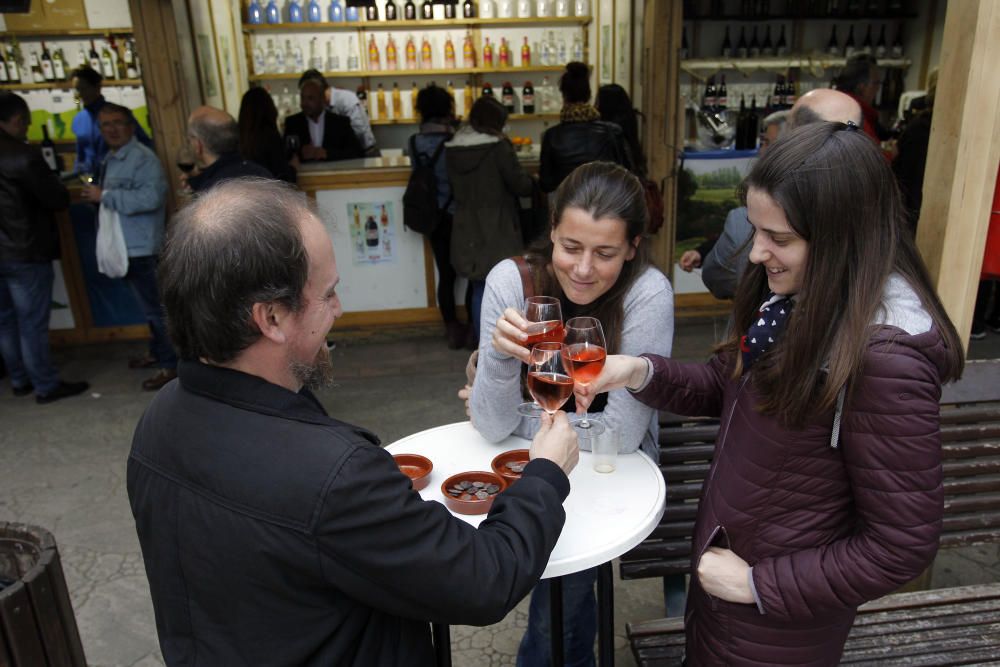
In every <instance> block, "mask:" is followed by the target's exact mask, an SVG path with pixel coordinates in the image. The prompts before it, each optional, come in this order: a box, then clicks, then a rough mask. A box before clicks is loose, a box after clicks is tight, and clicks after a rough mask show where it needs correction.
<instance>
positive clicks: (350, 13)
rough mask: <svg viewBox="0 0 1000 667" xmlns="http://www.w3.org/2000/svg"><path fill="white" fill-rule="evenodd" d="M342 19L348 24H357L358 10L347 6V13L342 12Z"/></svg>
mask: <svg viewBox="0 0 1000 667" xmlns="http://www.w3.org/2000/svg"><path fill="white" fill-rule="evenodd" d="M344 18H345V19H346V20H347V22H348V23H357V21H358V19H359V18H360V15H359V14H358V8H357V7H355V6H353V5H347V11H345V12H344Z"/></svg>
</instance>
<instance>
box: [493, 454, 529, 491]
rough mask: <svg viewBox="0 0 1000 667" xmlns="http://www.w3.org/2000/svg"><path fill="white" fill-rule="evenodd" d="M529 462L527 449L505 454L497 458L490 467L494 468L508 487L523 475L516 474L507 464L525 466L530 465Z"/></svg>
mask: <svg viewBox="0 0 1000 667" xmlns="http://www.w3.org/2000/svg"><path fill="white" fill-rule="evenodd" d="M528 460H529V458H528V450H527V449H512V450H510V451H509V452H504V453H503V454H500V455H498V456H496V457H495V458H494V459H493V462H492V463H490V467H491V468H493V472H495V473H496V474H498V475H500V476H501V477H503V479H504V481H505V482H507V486H510V485H511V484H513V483H514V482H516V481H517V480H519V479H521V473H519V472H514V471H513V470H511V469H510V468H508V467H507V464H508V463H523V464H524V465H528Z"/></svg>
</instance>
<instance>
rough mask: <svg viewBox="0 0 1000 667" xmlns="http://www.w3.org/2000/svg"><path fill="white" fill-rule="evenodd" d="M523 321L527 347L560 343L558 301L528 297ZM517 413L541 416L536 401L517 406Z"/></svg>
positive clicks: (561, 325) (550, 298)
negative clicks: (525, 326)
mask: <svg viewBox="0 0 1000 667" xmlns="http://www.w3.org/2000/svg"><path fill="white" fill-rule="evenodd" d="M524 319H526V320H528V329H527V333H528V338H527V339H526V340H525V341H524V344H525V345H526V346H527V347H529V348H532V349H533V348H534V346H536V345H538V344H539V343H546V342H554V343H561V342H562V337H563V321H562V307H561V306H560V305H559V299H557V298H555V297H551V296H529V297H528V298H527V299H525V300H524ZM529 392H530V389H529ZM517 413H518V414H519V415H522V416H524V417H539V416H540V415H541V414H542V406H540V405H539V404H538V402H537V401H536V402H534V403H521V405H519V406H517Z"/></svg>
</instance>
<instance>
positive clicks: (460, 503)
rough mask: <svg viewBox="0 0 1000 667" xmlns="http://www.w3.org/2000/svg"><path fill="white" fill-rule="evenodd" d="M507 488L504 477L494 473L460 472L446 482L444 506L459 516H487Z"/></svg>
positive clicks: (444, 485)
mask: <svg viewBox="0 0 1000 667" xmlns="http://www.w3.org/2000/svg"><path fill="white" fill-rule="evenodd" d="M506 488H507V482H505V481H504V479H503V477H501V476H500V475H497V474H496V473H492V472H485V471H471V472H460V473H458V474H456V475H452V476H451V477H449V478H448V479H446V480H444V484H442V485H441V495H443V496H444V504H445V505H446V506H447V507H448V509H450V510H451V511H452V512H456V513H458V514H486V513H487V512H489V511H490V508H491V507H493V499H494V498H496V497H497V495H499V494H500V492H502V491H503V490H504V489H506Z"/></svg>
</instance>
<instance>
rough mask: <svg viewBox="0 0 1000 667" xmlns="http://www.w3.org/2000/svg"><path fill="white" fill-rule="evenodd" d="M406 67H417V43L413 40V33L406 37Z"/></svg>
mask: <svg viewBox="0 0 1000 667" xmlns="http://www.w3.org/2000/svg"><path fill="white" fill-rule="evenodd" d="M406 69H417V45H416V44H415V43H414V41H413V33H410V34H409V35H408V36H407V38H406Z"/></svg>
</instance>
